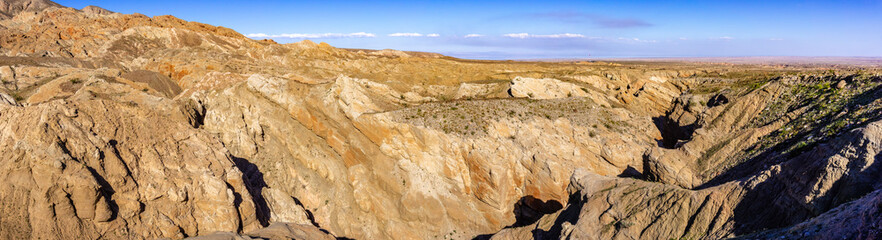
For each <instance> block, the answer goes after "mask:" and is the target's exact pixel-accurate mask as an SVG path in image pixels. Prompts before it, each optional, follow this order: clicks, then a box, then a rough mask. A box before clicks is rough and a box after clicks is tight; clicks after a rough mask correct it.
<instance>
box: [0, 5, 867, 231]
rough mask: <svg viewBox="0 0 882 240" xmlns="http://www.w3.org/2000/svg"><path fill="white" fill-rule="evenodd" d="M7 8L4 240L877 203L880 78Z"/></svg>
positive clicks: (724, 222)
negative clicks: (494, 53) (513, 58)
mask: <svg viewBox="0 0 882 240" xmlns="http://www.w3.org/2000/svg"><path fill="white" fill-rule="evenodd" d="M3 3H4V4H7V2H3ZM9 3H16V4H19V5H9V4H7V5H8V6H33V7H12V8H10V9H18V10H16V13H18V12H20V10H21V9H24V10H26V11H27V12H29V14H9V17H8V18H2V20H0V26H2V28H0V55H2V56H0V80H2V86H0V91H2V93H0V118H2V119H3V121H2V122H0V146H2V148H0V173H2V174H0V179H2V181H0V238H34V239H69V238H96V239H97V238H174V239H179V238H186V237H199V238H206V239H214V238H221V239H248V238H334V237H346V238H356V239H450V238H454V239H471V238H473V237H476V236H479V235H481V236H488V237H489V236H490V235H487V234H493V233H496V232H499V233H498V234H496V235H494V236H493V237H494V238H518V239H521V238H534V237H536V238H538V237H540V236H542V237H543V238H544V237H558V236H560V237H584V238H646V239H654V238H681V237H683V238H706V239H718V238H725V237H731V236H740V235H744V234H759V233H757V231H761V230H764V229H770V228H779V227H792V228H794V229H803V228H806V226H816V225H818V223H826V222H837V223H840V222H841V221H839V220H837V219H835V217H841V216H846V215H845V214H857V213H855V212H854V211H838V212H830V211H831V209H853V208H855V207H852V208H849V206H850V205H848V204H849V203H852V204H873V203H875V202H877V201H875V200H874V199H875V198H873V196H875V195H872V194H871V195H866V194H868V193H870V192H872V191H874V190H876V189H878V186H877V185H876V181H875V180H874V179H878V178H877V177H878V171H877V170H876V168H875V164H874V163H875V159H876V156H877V153H878V151H879V149H878V146H879V144H878V143H879V141H880V139H879V136H880V134H879V131H880V130H879V128H880V127H879V125H880V124H882V123H879V121H878V120H879V117H880V114H879V113H880V111H879V110H880V108H882V104H880V102H882V101H879V100H878V99H879V97H878V96H880V94H879V93H880V92H879V91H880V88H879V87H878V86H879V82H880V81H879V77H878V74H877V73H875V72H873V73H870V74H866V73H864V74H863V75H861V74H856V75H849V76H845V75H833V76H831V75H821V74H817V73H816V71H817V69H815V68H812V67H799V66H797V67H792V68H785V69H769V68H767V67H765V66H738V67H732V66H725V65H715V64H685V63H683V64H673V65H669V64H657V65H656V64H651V63H625V64H584V63H569V62H566V63H537V62H498V61H470V60H462V59H455V58H450V57H444V56H439V55H437V54H428V53H414V52H401V51H394V50H383V51H370V50H346V49H338V48H334V47H332V46H330V45H328V44H325V43H318V44H317V43H313V42H310V41H303V42H299V43H292V44H277V43H275V42H272V41H256V40H252V39H248V38H245V37H244V36H243V35H241V34H239V33H236V32H235V31H233V30H230V29H227V28H224V27H216V26H210V25H207V24H202V23H195V22H188V21H184V20H180V19H177V18H174V17H171V16H157V17H148V16H144V15H140V14H132V15H125V14H119V13H113V12H110V11H107V10H103V9H100V8H97V7H88V8H85V9H83V10H82V11H79V10H75V9H70V8H63V7H60V6H57V5H56V4H54V3H51V2H45V4H42V3H41V4H42V5H41V4H37V3H36V2H35V3H34V4H24V5H21V4H23V3H21V2H18V1H15V2H9ZM7 5H2V6H7ZM5 11H10V10H5ZM30 13H33V14H30ZM873 74H876V75H873ZM757 76H760V77H757ZM839 81H843V82H844V83H845V85H843V86H841V87H837V88H831V87H830V86H831V85H830V83H834V85H835V84H836V83H837V82H839ZM811 98H818V99H823V100H812V101H809V100H806V99H811ZM788 99H798V100H800V101H802V100H805V102H811V103H813V104H808V105H806V104H800V103H799V102H798V101H797V102H794V101H792V100H788ZM822 103H823V104H822ZM827 103H831V104H827ZM821 105H823V106H821ZM840 113H841V114H840ZM803 138H805V139H810V141H802V140H801V139H803ZM577 169H581V170H577ZM574 172H575V173H576V174H573V173H574ZM806 172H809V173H812V174H809V175H806V174H802V173H806ZM874 177H876V178H874ZM793 179H795V180H793ZM854 199H859V200H856V201H852V200H854ZM647 206H649V207H647ZM769 206H771V207H769ZM826 216H832V217H833V218H830V217H826ZM847 216H855V215H847ZM812 217H816V218H815V219H814V220H811V221H809V222H804V223H801V222H803V221H806V220H809V219H811V218H812ZM873 219H874V218H868V220H865V221H868V223H867V224H872V223H869V221H873ZM794 224H799V225H794ZM812 224H814V225H812ZM841 224H846V223H841ZM540 230H541V231H540ZM500 231H501V232H500ZM782 231H783V230H782ZM769 234H778V233H776V232H772V233H769ZM782 234H783V232H782ZM843 234H846V233H843ZM847 234H857V235H855V236H869V235H866V234H867V233H866V232H862V231H854V232H853V233H847ZM860 234H864V235H860ZM818 236H821V235H818Z"/></svg>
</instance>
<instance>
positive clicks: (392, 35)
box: [389, 33, 423, 37]
mask: <svg viewBox="0 0 882 240" xmlns="http://www.w3.org/2000/svg"><path fill="white" fill-rule="evenodd" d="M389 36H390V37H422V36H423V34H420V33H393V34H389Z"/></svg>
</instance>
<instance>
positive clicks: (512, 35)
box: [502, 33, 585, 39]
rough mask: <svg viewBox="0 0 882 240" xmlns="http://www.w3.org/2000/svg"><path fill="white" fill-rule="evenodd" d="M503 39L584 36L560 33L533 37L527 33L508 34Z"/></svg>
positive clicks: (581, 36) (582, 36)
mask: <svg viewBox="0 0 882 240" xmlns="http://www.w3.org/2000/svg"><path fill="white" fill-rule="evenodd" d="M502 36H503V37H509V38H520V39H525V38H585V35H582V34H576V33H561V34H549V35H534V34H529V33H509V34H503V35H502Z"/></svg>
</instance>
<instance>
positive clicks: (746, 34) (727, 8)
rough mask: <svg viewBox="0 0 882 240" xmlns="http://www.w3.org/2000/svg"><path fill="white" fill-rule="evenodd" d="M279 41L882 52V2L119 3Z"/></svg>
mask: <svg viewBox="0 0 882 240" xmlns="http://www.w3.org/2000/svg"><path fill="white" fill-rule="evenodd" d="M56 2H58V3H60V4H62V5H65V6H69V7H74V8H82V7H85V6H87V5H96V6H100V7H103V8H106V9H108V10H111V11H116V12H121V13H134V12H138V13H143V14H146V15H148V16H155V15H174V16H176V17H179V18H182V19H185V20H189V21H197V22H203V23H208V24H212V25H220V26H225V27H229V28H232V29H234V30H236V31H238V32H240V33H242V34H246V35H248V36H251V37H254V38H258V39H259V38H273V39H274V40H276V41H278V42H282V43H287V42H297V41H301V40H303V39H310V40H313V41H316V42H327V43H330V44H331V45H334V46H336V47H346V48H368V49H386V48H391V49H399V50H414V51H429V52H438V53H443V54H447V55H451V56H456V57H464V58H479V59H529V58H587V57H704V56H874V57H879V56H882V44H880V43H882V0H874V1H867V0H855V1H727V2H723V1H676V0H672V1H459V0H450V1H384V2H378V1H377V2H374V1H333V0H329V1H244V0H215V1H204V0H196V1H172V0H154V1H118V0H116V1H110V0H93V1H90V0H58V1H56Z"/></svg>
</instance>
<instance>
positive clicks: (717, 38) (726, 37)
mask: <svg viewBox="0 0 882 240" xmlns="http://www.w3.org/2000/svg"><path fill="white" fill-rule="evenodd" d="M732 39H735V38H733V37H729V36H725V37H715V38H710V40H725V41H729V40H732Z"/></svg>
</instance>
